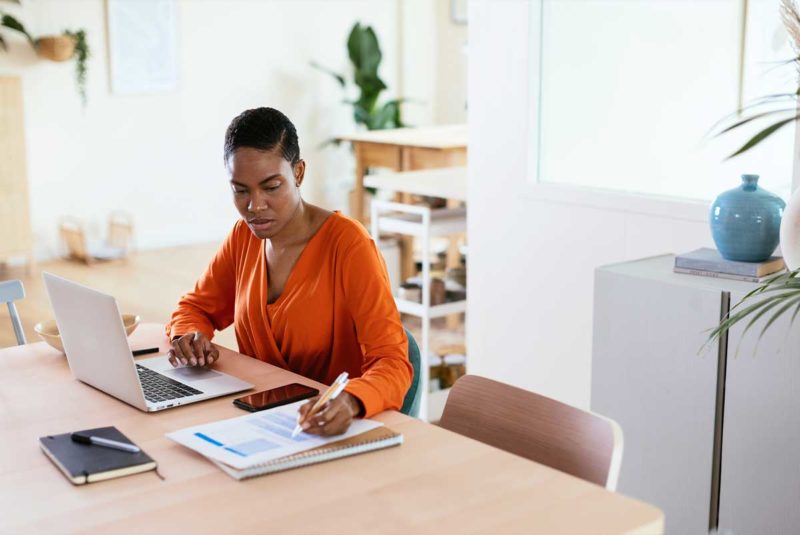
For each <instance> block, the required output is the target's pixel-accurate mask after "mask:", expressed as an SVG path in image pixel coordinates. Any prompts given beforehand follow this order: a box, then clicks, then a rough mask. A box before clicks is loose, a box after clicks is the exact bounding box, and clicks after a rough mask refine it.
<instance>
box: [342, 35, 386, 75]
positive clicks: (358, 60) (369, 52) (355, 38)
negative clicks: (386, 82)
mask: <svg viewBox="0 0 800 535" xmlns="http://www.w3.org/2000/svg"><path fill="white" fill-rule="evenodd" d="M347 52H348V54H349V56H350V61H352V62H353V66H354V67H355V69H356V72H361V73H363V74H364V75H367V74H372V75H374V76H375V77H377V75H378V66H379V65H380V63H381V59H382V54H381V47H380V45H379V44H378V37H377V36H376V35H375V32H374V31H373V30H372V28H371V27H370V26H361V24H360V23H358V22H357V23H356V24H355V26H353V29H352V30H351V31H350V35H349V37H348V38H347Z"/></svg>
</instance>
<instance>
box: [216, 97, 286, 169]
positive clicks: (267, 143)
mask: <svg viewBox="0 0 800 535" xmlns="http://www.w3.org/2000/svg"><path fill="white" fill-rule="evenodd" d="M242 147H249V148H251V149H258V150H263V151H268V150H274V149H277V150H279V151H280V152H281V155H282V156H283V158H284V159H285V160H286V161H288V162H289V163H291V164H292V165H294V164H296V163H297V162H298V161H300V145H299V143H298V141H297V130H296V129H295V127H294V125H293V124H292V121H290V120H289V118H288V117H286V116H285V115H284V114H282V113H281V112H279V111H278V110H276V109H274V108H253V109H252V110H245V111H243V112H242V113H240V114H239V115H238V116H237V117H236V118H235V119H234V120H233V121H231V124H230V125H229V126H228V130H227V132H225V163H227V162H228V158H230V157H231V156H232V155H233V153H234V152H236V150H237V149H241V148H242Z"/></svg>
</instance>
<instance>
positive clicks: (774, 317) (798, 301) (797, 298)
mask: <svg viewBox="0 0 800 535" xmlns="http://www.w3.org/2000/svg"><path fill="white" fill-rule="evenodd" d="M798 304H800V296H795V297H792V298H789V299H787V300H786V303H785V304H784V305H783V306H782V307H781V308H780V309H779V310H778V311H776V312H775V313H774V314H773V315H772V317H771V318H770V319H769V321H768V322H767V324H766V325H764V328H763V329H761V332H760V333H759V335H758V339H759V340H761V338H762V337H763V336H764V333H765V332H767V329H769V328H770V326H771V325H772V324H773V323H775V320H777V319H778V318H780V317H781V316H782V315H783V313H784V312H786V311H787V310H789V309H790V308H792V306H797V305H798ZM798 309H800V307H798ZM795 312H796V311H795Z"/></svg>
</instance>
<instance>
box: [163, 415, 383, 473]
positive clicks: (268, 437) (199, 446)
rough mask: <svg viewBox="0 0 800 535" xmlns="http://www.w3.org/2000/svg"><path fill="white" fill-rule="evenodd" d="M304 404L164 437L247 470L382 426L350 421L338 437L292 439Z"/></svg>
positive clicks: (240, 417) (380, 424) (302, 434)
mask: <svg viewBox="0 0 800 535" xmlns="http://www.w3.org/2000/svg"><path fill="white" fill-rule="evenodd" d="M303 403H305V401H298V402H297V403H292V404H291V405H284V406H283V407H276V408H274V409H269V410H266V411H260V412H254V413H252V414H246V415H244V416H239V417H237V418H230V419H228V420H221V421H218V422H212V423H209V424H203V425H196V426H194V427H187V428H185V429H179V430H178V431H173V432H172V433H167V437H168V438H171V439H172V440H174V441H175V442H177V443H178V444H182V445H184V446H186V447H187V448H191V449H193V450H195V451H196V452H198V453H201V454H202V455H205V456H206V457H210V458H212V459H215V460H217V461H220V462H223V463H225V464H228V465H230V466H233V467H235V468H239V469H242V468H249V467H251V466H255V465H257V464H261V463H265V462H268V461H271V460H274V459H279V458H281V457H285V456H287V455H292V454H294V453H299V452H301V451H305V450H310V449H311V448H316V447H317V446H323V445H325V444H328V443H331V442H336V441H337V440H342V439H344V438H349V437H352V436H355V435H359V434H361V433H364V432H366V431H369V430H371V429H375V428H376V427H380V426H382V425H383V424H382V423H380V422H376V421H373V420H353V423H352V424H350V428H349V429H348V430H347V431H346V432H345V433H344V434H341V435H336V436H333V437H329V438H326V437H319V436H317V435H310V434H308V433H300V434H299V435H297V437H295V438H292V430H294V427H295V425H296V424H297V415H298V412H297V409H298V407H300V405H302V404H303Z"/></svg>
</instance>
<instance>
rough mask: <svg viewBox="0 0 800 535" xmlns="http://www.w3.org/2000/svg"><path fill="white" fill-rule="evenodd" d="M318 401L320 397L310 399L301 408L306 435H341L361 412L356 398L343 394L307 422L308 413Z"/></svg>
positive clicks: (301, 417)
mask: <svg viewBox="0 0 800 535" xmlns="http://www.w3.org/2000/svg"><path fill="white" fill-rule="evenodd" d="M317 399H319V396H316V397H313V398H311V399H309V400H308V403H305V404H303V405H301V406H300V419H301V420H304V421H303V423H302V427H303V432H304V433H310V434H312V435H322V436H331V435H341V434H342V433H344V432H345V431H347V429H348V428H349V427H350V424H351V423H352V421H353V418H355V417H356V416H358V414H359V413H360V412H361V403H359V401H358V400H357V399H356V397H355V396H353V395H352V394H349V393H347V392H342V394H341V395H340V396H338V397H336V399H334V400H332V401H329V402H328V403H327V404H325V406H324V407H322V409H320V410H319V412H317V413H316V414H315V415H314V416H312V417H311V418H309V419H308V420H305V417H306V413H307V412H308V411H309V410H310V409H311V407H313V406H314V403H316V402H317Z"/></svg>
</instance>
